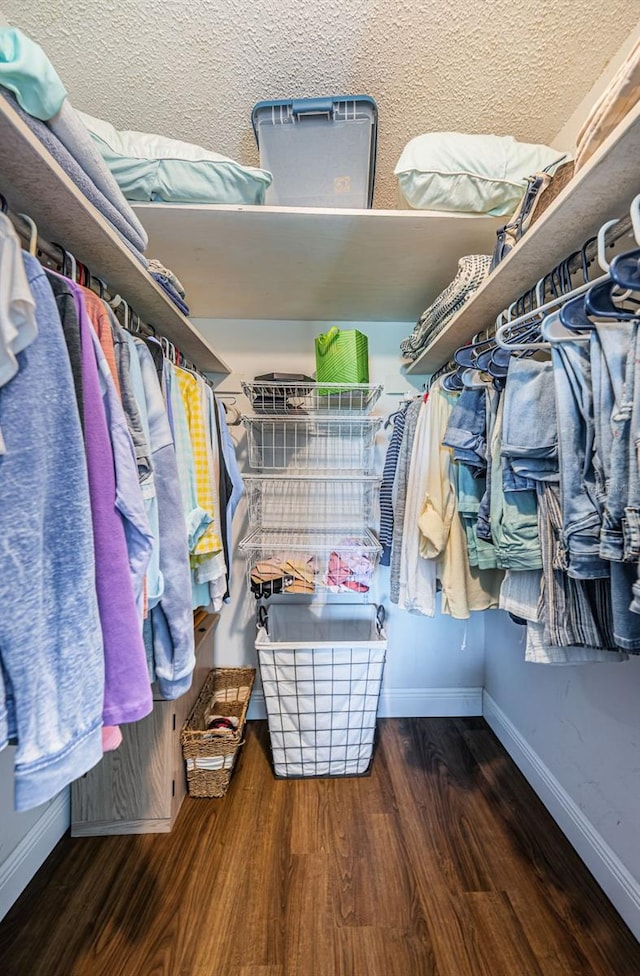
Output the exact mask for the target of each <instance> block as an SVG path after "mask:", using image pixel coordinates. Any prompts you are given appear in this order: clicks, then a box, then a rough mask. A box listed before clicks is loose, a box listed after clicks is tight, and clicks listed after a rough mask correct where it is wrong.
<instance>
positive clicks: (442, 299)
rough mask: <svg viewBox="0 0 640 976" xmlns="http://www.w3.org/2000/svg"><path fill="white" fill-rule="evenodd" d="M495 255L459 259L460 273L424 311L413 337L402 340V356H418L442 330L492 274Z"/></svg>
mask: <svg viewBox="0 0 640 976" xmlns="http://www.w3.org/2000/svg"><path fill="white" fill-rule="evenodd" d="M490 267H491V256H490V255H488V254H468V255H466V256H465V257H462V258H460V260H459V261H458V272H457V274H456V276H455V278H454V279H453V281H452V282H451V284H450V285H449V286H448V287H447V288H445V290H444V291H443V292H441V293H440V294H439V295H438V297H437V298H436V300H435V301H434V302H433V303H432V304H431V305H430V306H429V308H428V309H427V310H426V311H425V312H423V313H422V315H421V316H420V318H419V319H418V322H417V324H416V326H415V328H414V330H413V332H412V334H411V335H410V336H408V337H407V338H406V339H403V340H402V342H401V343H400V350H401V352H402V355H403V356H405V357H406V358H407V359H417V357H418V356H419V355H420V353H421V352H422V351H423V350H424V349H425V348H426V347H427V346H428V345H429V343H430V342H432V341H433V340H434V339H435V337H436V336H437V335H438V334H439V333H440V332H442V330H443V329H444V327H445V325H446V324H447V323H448V322H449V321H450V320H451V319H452V318H453V316H454V315H455V314H456V312H458V311H459V310H460V309H461V308H462V306H463V305H464V304H465V302H466V301H467V299H468V298H469V297H470V296H471V295H472V294H473V293H474V292H475V291H477V289H478V288H479V287H480V285H481V284H482V282H483V281H484V279H485V278H486V277H487V275H488V274H489V268H490Z"/></svg>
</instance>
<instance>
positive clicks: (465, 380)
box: [461, 369, 491, 390]
mask: <svg viewBox="0 0 640 976" xmlns="http://www.w3.org/2000/svg"><path fill="white" fill-rule="evenodd" d="M461 379H462V385H463V387H464V388H465V390H486V388H487V386H488V382H489V380H490V379H491V377H490V376H488V374H487V373H485V372H483V371H481V370H479V369H465V370H464V371H463V373H462V376H461Z"/></svg>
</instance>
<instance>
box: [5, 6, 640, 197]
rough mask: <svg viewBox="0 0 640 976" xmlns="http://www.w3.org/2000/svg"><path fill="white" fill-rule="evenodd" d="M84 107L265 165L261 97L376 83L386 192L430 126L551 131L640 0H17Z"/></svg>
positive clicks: (28, 27) (391, 192)
mask: <svg viewBox="0 0 640 976" xmlns="http://www.w3.org/2000/svg"><path fill="white" fill-rule="evenodd" d="M1 12H2V14H4V16H5V18H6V19H7V20H8V21H9V22H10V23H11V24H14V25H16V26H18V27H21V28H22V29H23V30H24V31H25V32H26V33H28V34H29V35H30V36H31V37H33V38H34V39H35V40H37V41H38V42H39V43H40V44H41V45H42V46H43V47H44V48H45V50H46V51H47V53H48V54H49V57H50V58H51V60H52V61H53V63H54V65H55V66H56V68H57V70H58V73H59V74H60V76H61V77H62V80H63V81H64V83H65V85H66V86H67V89H68V91H69V93H70V96H71V99H72V101H73V102H74V103H75V105H76V106H77V107H78V108H81V109H84V110H85V111H87V112H89V113H90V114H92V115H98V116H101V117H102V118H105V119H108V120H109V121H110V122H112V123H113V124H114V125H116V126H118V127H120V128H137V129H143V130H147V131H156V132H161V133H163V134H165V135H170V136H174V137H175V138H179V139H185V140H187V141H191V142H197V143H200V144H201V145H203V146H206V147H207V148H209V149H213V150H216V151H218V152H222V153H225V154H227V155H229V156H232V157H234V158H236V159H239V160H240V161H242V162H245V163H252V164H257V162H258V157H257V151H256V147H255V144H254V139H253V132H252V129H251V122H250V115H251V108H252V106H253V104H254V103H255V102H256V101H258V100H260V99H264V98H269V99H271V98H286V97H290V96H292V97H304V96H309V95H326V94H367V95H372V96H373V97H374V98H375V99H376V101H377V103H378V109H379V113H380V121H379V142H378V168H377V179H376V196H375V206H377V207H394V206H395V205H396V188H395V180H394V177H393V168H394V165H395V162H396V160H397V158H398V156H399V154H400V151H401V149H402V147H403V145H404V144H405V142H407V141H408V140H409V139H410V138H411V137H413V136H415V135H418V134H420V133H421V132H425V131H429V130H438V129H453V130H460V131H467V132H495V133H498V134H510V135H513V136H515V137H516V138H518V139H521V140H524V141H531V142H549V141H551V139H552V138H553V136H554V135H555V134H556V133H557V132H558V130H559V129H560V128H561V126H562V124H563V122H564V121H565V120H566V119H567V118H568V116H569V115H570V114H571V112H572V110H573V109H574V108H575V106H576V105H577V104H578V102H579V101H580V99H581V98H582V97H583V96H584V94H585V92H587V91H588V90H589V88H590V87H591V85H592V83H593V82H594V81H595V80H596V78H597V77H598V75H599V74H600V72H601V71H602V70H603V68H604V67H605V65H606V63H607V61H608V60H609V58H610V57H611V56H612V55H613V54H614V53H615V51H616V50H617V48H618V47H619V46H620V44H621V43H622V42H623V40H624V39H625V37H626V36H627V34H629V33H630V31H631V30H632V29H633V27H634V26H635V24H636V23H637V21H638V19H640V0H605V2H602V0H518V2H514V0H350V2H349V3H347V2H345V0H313V2H304V0H119V2H114V0H110V2H103V3H99V4H98V3H91V2H89V0H74V2H73V3H69V2H68V0H29V3H25V2H24V0H4V2H2V11H1Z"/></svg>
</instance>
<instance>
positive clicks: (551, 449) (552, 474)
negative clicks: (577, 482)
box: [502, 356, 560, 484]
mask: <svg viewBox="0 0 640 976" xmlns="http://www.w3.org/2000/svg"><path fill="white" fill-rule="evenodd" d="M503 397H504V416H503V421H502V457H503V459H504V461H505V462H508V463H509V465H510V467H511V469H512V470H513V471H514V473H515V474H516V475H518V476H520V477H521V478H523V479H526V481H527V482H528V483H529V484H530V483H531V482H538V481H549V482H557V481H558V480H559V477H560V475H559V471H558V422H557V418H556V400H555V387H554V381H553V366H552V364H551V362H549V361H546V362H538V361H537V360H535V359H517V358H516V357H515V356H512V357H511V360H510V362H509V372H508V376H507V385H506V387H505V391H504V393H503Z"/></svg>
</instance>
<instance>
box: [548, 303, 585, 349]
mask: <svg viewBox="0 0 640 976" xmlns="http://www.w3.org/2000/svg"><path fill="white" fill-rule="evenodd" d="M540 331H541V332H542V335H543V336H544V338H545V339H546V340H547V341H548V342H549V343H550V345H552V346H561V345H563V344H564V343H566V342H573V343H575V342H589V341H590V340H589V336H588V335H584V334H583V335H580V334H579V333H577V332H572V331H571V330H570V329H566V328H565V327H564V325H563V324H562V319H561V316H560V312H559V311H555V312H551V313H550V314H549V315H547V316H546V318H545V320H544V322H543V323H542V325H541V326H540Z"/></svg>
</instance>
